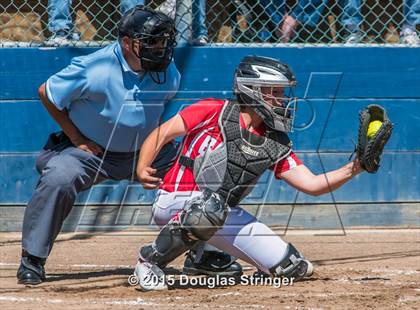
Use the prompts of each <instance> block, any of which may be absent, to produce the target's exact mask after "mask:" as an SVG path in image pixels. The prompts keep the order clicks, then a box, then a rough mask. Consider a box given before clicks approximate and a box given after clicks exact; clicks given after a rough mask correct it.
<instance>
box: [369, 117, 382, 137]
mask: <svg viewBox="0 0 420 310" xmlns="http://www.w3.org/2000/svg"><path fill="white" fill-rule="evenodd" d="M381 125H382V122H381V121H373V122H370V123H369V127H368V131H367V137H368V139H371V138H372V137H373V136H374V135H375V134H376V132H377V131H378V130H379V128H381Z"/></svg>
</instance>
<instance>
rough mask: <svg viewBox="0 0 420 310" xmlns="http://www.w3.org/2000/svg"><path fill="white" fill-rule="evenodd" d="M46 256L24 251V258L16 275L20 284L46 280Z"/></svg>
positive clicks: (38, 282) (35, 283) (37, 282)
mask: <svg viewBox="0 0 420 310" xmlns="http://www.w3.org/2000/svg"><path fill="white" fill-rule="evenodd" d="M44 265H45V258H40V257H36V256H33V255H30V254H29V253H28V252H26V251H22V259H21V262H20V266H19V269H18V271H17V274H16V277H17V278H18V283H19V284H25V285H37V284H40V283H42V282H43V281H45V269H44Z"/></svg>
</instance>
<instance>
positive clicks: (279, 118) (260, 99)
mask: <svg viewBox="0 0 420 310" xmlns="http://www.w3.org/2000/svg"><path fill="white" fill-rule="evenodd" d="M295 85H296V78H295V76H294V74H293V72H292V70H291V69H290V68H289V66H288V65H286V64H284V63H282V62H280V61H278V60H277V59H273V58H268V57H262V56H246V57H245V58H243V59H242V60H241V62H240V63H239V65H238V67H237V68H236V71H235V78H234V93H235V94H236V96H237V98H238V100H239V102H240V103H243V104H246V105H249V106H251V107H252V108H253V109H254V111H255V112H256V113H257V114H258V115H259V116H260V117H261V118H262V119H263V121H264V123H265V124H266V125H267V126H268V127H270V128H271V129H274V130H277V131H283V132H289V131H291V130H292V126H293V119H294V112H295V107H296V97H294V94H293V90H294V87H295ZM270 87H271V95H270V94H268V95H267V94H266V93H263V92H262V90H261V88H270ZM276 89H282V90H284V93H283V94H281V95H280V96H278V95H276V94H274V95H273V90H276ZM286 90H287V92H286ZM268 101H271V103H272V104H270V103H269V102H268ZM273 103H274V104H273Z"/></svg>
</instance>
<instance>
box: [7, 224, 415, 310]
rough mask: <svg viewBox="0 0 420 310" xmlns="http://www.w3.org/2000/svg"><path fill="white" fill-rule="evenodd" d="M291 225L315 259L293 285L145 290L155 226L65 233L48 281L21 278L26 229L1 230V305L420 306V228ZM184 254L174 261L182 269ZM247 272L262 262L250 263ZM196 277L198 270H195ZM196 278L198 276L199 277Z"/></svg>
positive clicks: (50, 265)
mask: <svg viewBox="0 0 420 310" xmlns="http://www.w3.org/2000/svg"><path fill="white" fill-rule="evenodd" d="M331 233H336V234H337V232H331V231H329V232H328V231H325V232H319V231H317V232H313V231H312V232H310V231H288V233H287V235H286V236H284V238H285V239H286V240H287V241H290V242H293V243H294V244H295V246H297V248H298V249H299V250H300V251H301V252H302V253H304V255H305V256H306V257H307V258H308V259H310V260H311V261H312V262H313V263H314V264H315V267H316V269H315V274H314V275H313V277H312V278H311V279H309V280H307V281H303V282H297V283H294V284H293V285H289V286H284V285H283V286H281V287H278V285H277V287H276V286H275V285H269V284H267V285H244V283H243V282H239V283H238V284H236V285H227V286H220V287H216V288H208V287H207V286H205V285H199V286H197V287H193V285H184V284H182V285H181V283H180V282H177V284H176V285H174V286H172V287H171V289H170V290H168V291H163V292H162V291H161V292H140V291H137V290H136V289H135V288H134V287H132V286H130V285H129V284H128V281H127V279H128V277H129V275H130V274H132V270H133V267H134V265H135V263H136V253H137V249H138V247H139V245H140V244H141V243H144V242H148V241H150V240H152V238H153V236H152V234H151V233H150V232H141V233H139V232H136V233H128V232H125V233H112V234H101V235H93V234H62V235H60V238H59V240H58V242H57V243H56V245H55V248H54V249H53V252H52V254H51V256H50V259H49V260H48V262H47V265H46V269H47V277H48V279H47V282H45V283H43V284H41V285H39V286H35V287H24V286H22V285H18V284H17V283H16V277H15V274H16V269H17V267H18V260H19V254H20V234H18V233H2V234H0V257H1V259H0V308H1V309H38V308H42V309H108V308H115V309H128V308H135V309H150V308H155V309H191V308H211V309H219V308H236V309H254V308H256V309H259V308H262V309H355V308H358V309H365V308H367V309H372V308H375V309H419V308H420V243H419V242H420V230H414V229H410V230H408V229H407V230H389V229H388V230H349V231H347V232H346V235H343V234H342V232H338V235H335V236H334V235H331ZM182 263H183V258H179V259H177V260H176V261H175V262H174V264H172V265H171V267H173V268H170V269H168V270H167V271H168V273H169V274H178V275H177V277H178V279H180V278H179V277H180V275H179V270H180V269H181V267H182ZM244 269H245V273H246V274H247V275H252V274H253V271H254V268H253V267H252V266H250V265H249V264H245V263H244ZM191 279H192V278H191ZM191 279H190V282H193V281H192V280H191ZM196 282H199V281H196Z"/></svg>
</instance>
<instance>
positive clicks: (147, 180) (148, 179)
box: [137, 167, 162, 189]
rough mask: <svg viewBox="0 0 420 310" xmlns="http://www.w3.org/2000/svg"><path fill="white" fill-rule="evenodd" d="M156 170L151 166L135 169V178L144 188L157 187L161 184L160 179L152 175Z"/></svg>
mask: <svg viewBox="0 0 420 310" xmlns="http://www.w3.org/2000/svg"><path fill="white" fill-rule="evenodd" d="M156 172H157V170H156V169H153V168H152V167H145V168H143V169H141V168H140V169H137V178H138V179H139V182H140V183H141V185H143V187H144V188H145V189H157V188H159V186H160V185H161V184H162V179H161V178H157V177H154V176H153V175H154V174H156Z"/></svg>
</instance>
